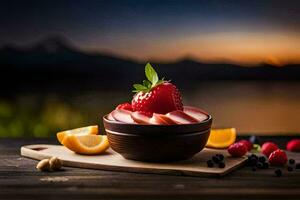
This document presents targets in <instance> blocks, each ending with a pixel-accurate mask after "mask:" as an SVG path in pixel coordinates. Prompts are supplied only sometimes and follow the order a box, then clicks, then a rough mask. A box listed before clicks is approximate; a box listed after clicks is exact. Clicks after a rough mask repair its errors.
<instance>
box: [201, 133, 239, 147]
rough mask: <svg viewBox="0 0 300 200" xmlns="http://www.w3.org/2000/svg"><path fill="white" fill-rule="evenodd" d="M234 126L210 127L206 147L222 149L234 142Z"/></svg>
mask: <svg viewBox="0 0 300 200" xmlns="http://www.w3.org/2000/svg"><path fill="white" fill-rule="evenodd" d="M235 139H236V130H235V128H225V129H212V130H211V131H210V135H209V138H208V141H207V143H206V147H211V148H218V149H223V148H227V147H229V146H230V145H231V144H233V143H234V142H235Z"/></svg>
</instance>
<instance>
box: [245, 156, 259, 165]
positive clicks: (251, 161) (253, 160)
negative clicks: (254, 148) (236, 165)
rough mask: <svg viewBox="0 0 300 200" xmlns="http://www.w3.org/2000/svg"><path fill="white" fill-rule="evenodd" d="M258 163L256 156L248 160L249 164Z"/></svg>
mask: <svg viewBox="0 0 300 200" xmlns="http://www.w3.org/2000/svg"><path fill="white" fill-rule="evenodd" d="M256 163H257V160H256V159H255V158H253V157H250V158H248V161H247V165H248V166H255V165H256Z"/></svg>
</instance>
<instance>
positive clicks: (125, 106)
mask: <svg viewBox="0 0 300 200" xmlns="http://www.w3.org/2000/svg"><path fill="white" fill-rule="evenodd" d="M117 109H121V110H129V111H133V110H132V106H131V104H130V103H122V104H119V105H118V106H117Z"/></svg>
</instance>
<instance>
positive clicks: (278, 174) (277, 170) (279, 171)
mask: <svg viewBox="0 0 300 200" xmlns="http://www.w3.org/2000/svg"><path fill="white" fill-rule="evenodd" d="M274 173H275V175H276V176H277V177H280V176H282V171H281V169H276V170H275V171H274Z"/></svg>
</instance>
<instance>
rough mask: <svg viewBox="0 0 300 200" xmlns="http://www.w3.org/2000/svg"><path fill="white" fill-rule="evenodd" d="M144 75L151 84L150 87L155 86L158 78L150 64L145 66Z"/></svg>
mask: <svg viewBox="0 0 300 200" xmlns="http://www.w3.org/2000/svg"><path fill="white" fill-rule="evenodd" d="M145 74H146V77H147V79H148V80H149V81H150V82H151V83H152V86H155V85H156V83H157V81H158V76H157V73H156V71H155V70H154V69H153V67H152V66H151V64H150V63H147V64H146V66H145Z"/></svg>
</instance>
